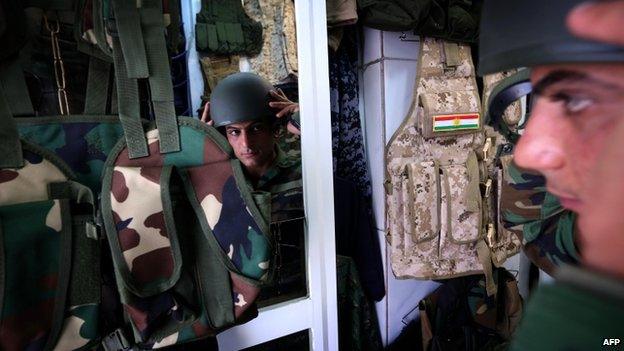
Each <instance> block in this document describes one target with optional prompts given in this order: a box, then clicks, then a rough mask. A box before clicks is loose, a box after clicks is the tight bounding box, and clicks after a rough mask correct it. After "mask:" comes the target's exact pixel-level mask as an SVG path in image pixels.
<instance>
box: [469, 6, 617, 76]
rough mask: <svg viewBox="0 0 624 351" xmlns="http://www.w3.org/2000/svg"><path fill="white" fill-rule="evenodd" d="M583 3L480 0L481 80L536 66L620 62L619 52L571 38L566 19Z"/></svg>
mask: <svg viewBox="0 0 624 351" xmlns="http://www.w3.org/2000/svg"><path fill="white" fill-rule="evenodd" d="M584 1H586V0H557V1H545V0H504V1H503V0H485V1H484V4H483V11H482V13H481V28H480V37H479V66H478V72H479V74H480V75H485V74H489V73H494V72H499V71H503V70H507V69H511V68H518V67H532V66H536V65H548V64H564V63H581V62H585V63H590V62H624V48H623V47H620V46H616V45H609V44H603V43H599V42H596V41H590V40H585V39H580V38H577V37H575V36H574V35H573V34H572V33H570V32H569V31H568V29H567V28H566V16H567V15H568V13H569V12H570V10H572V8H574V6H576V5H578V4H580V3H582V2H584Z"/></svg>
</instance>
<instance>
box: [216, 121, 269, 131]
mask: <svg viewBox="0 0 624 351" xmlns="http://www.w3.org/2000/svg"><path fill="white" fill-rule="evenodd" d="M256 124H264V123H263V121H261V120H255V121H254V120H252V121H244V122H237V123H232V124H228V125H227V126H225V128H226V129H247V128H249V127H251V126H253V125H256Z"/></svg>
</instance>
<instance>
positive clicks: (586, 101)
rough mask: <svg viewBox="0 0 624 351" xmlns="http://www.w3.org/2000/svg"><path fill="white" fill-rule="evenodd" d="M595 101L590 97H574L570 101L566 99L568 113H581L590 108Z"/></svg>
mask: <svg viewBox="0 0 624 351" xmlns="http://www.w3.org/2000/svg"><path fill="white" fill-rule="evenodd" d="M593 103H594V101H593V100H592V99H590V98H584V97H580V98H579V97H572V98H570V99H569V100H568V101H566V103H565V108H566V110H567V112H568V113H571V114H574V113H580V112H582V111H583V110H585V109H586V108H588V107H589V106H591V104H593Z"/></svg>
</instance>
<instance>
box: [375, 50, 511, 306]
mask: <svg viewBox="0 0 624 351" xmlns="http://www.w3.org/2000/svg"><path fill="white" fill-rule="evenodd" d="M518 111H519V110H518ZM499 138H500V135H499V134H497V133H495V132H494V130H492V129H490V128H485V127H484V126H483V119H482V114H481V103H480V99H479V93H478V88H477V84H476V81H475V77H474V67H473V64H472V59H471V56H470V48H469V47H468V46H465V45H458V44H454V43H449V42H444V41H442V40H437V39H430V38H425V39H423V40H422V41H421V48H420V59H419V69H418V75H417V78H416V85H415V88H414V99H413V102H412V106H411V108H410V111H409V112H408V114H407V116H406V117H405V120H404V121H403V123H402V124H401V126H400V127H399V129H398V130H397V131H396V132H395V134H394V135H393V136H392V138H391V139H390V141H389V143H388V146H387V149H386V164H387V168H386V171H387V173H386V193H387V197H386V205H387V213H386V230H387V233H388V237H389V241H390V246H391V261H392V269H393V271H394V273H395V275H396V276H397V277H399V278H418V279H443V278H451V277H457V276H463V275H470V274H478V273H485V275H486V278H487V279H486V281H487V283H488V284H487V288H488V294H493V293H494V291H495V290H496V287H495V285H494V284H493V282H492V279H491V273H492V262H494V263H495V264H496V265H500V264H502V262H503V261H504V260H505V259H506V258H507V257H508V256H510V255H513V254H515V253H516V252H517V251H518V249H519V247H520V241H519V240H517V239H514V238H512V237H510V236H509V235H507V234H508V232H502V231H498V226H497V219H496V211H495V206H496V204H497V202H496V197H497V196H496V195H497V191H496V189H495V188H496V184H497V182H496V176H497V172H496V170H495V167H494V158H495V151H496V149H495V148H496V145H497V143H500V142H501V140H499ZM497 140H498V141H497ZM499 251H500V252H499ZM493 253H494V254H493Z"/></svg>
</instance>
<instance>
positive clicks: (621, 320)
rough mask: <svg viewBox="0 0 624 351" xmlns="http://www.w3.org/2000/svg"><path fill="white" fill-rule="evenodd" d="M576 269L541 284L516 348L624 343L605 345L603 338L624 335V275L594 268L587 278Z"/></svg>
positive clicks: (571, 350)
mask: <svg viewBox="0 0 624 351" xmlns="http://www.w3.org/2000/svg"><path fill="white" fill-rule="evenodd" d="M566 269H567V268H566ZM576 272H577V274H572V275H569V277H568V279H557V280H556V281H555V283H553V284H549V285H544V286H541V287H539V289H538V290H537V292H535V294H534V295H533V296H532V297H531V299H530V301H529V304H528V306H527V308H526V310H525V316H524V319H523V320H522V322H521V324H520V328H519V330H518V333H517V334H516V337H515V339H514V342H513V344H512V347H511V350H514V351H516V350H517V351H525V350H531V351H540V350H544V351H546V350H548V351H558V350H560V351H575V350H578V351H581V350H602V349H613V350H619V349H621V347H622V343H620V345H618V346H616V347H614V346H603V342H604V340H605V339H611V338H618V339H620V340H622V339H623V338H624V293H622V291H623V289H624V281H622V279H614V278H607V277H600V275H599V274H596V273H593V272H589V274H590V276H591V278H590V279H584V277H585V276H586V274H585V273H588V272H587V271H581V270H576ZM601 281H602V282H601ZM609 286H611V287H613V286H616V287H617V286H619V287H620V288H619V289H613V288H611V289H610V288H609ZM617 290H619V291H617Z"/></svg>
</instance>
